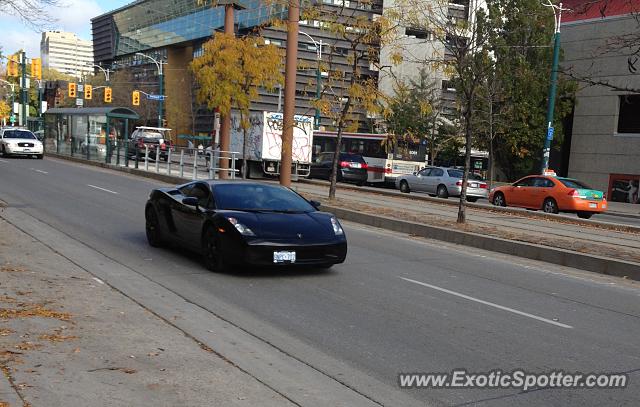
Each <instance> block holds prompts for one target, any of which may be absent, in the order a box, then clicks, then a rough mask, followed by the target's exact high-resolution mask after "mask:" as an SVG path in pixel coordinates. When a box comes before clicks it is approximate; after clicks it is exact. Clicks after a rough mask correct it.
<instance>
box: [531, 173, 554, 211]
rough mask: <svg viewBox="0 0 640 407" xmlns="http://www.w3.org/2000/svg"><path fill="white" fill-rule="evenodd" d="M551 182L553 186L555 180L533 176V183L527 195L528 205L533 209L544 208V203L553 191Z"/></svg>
mask: <svg viewBox="0 0 640 407" xmlns="http://www.w3.org/2000/svg"><path fill="white" fill-rule="evenodd" d="M549 184H551V187H553V182H552V181H551V180H548V179H546V178H544V177H535V178H533V183H532V186H531V187H530V188H529V194H528V196H527V202H526V204H527V207H529V208H533V209H539V208H542V203H543V202H544V200H545V198H546V197H548V196H549V195H550V193H551V191H550V189H551V188H549Z"/></svg>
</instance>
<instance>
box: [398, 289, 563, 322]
mask: <svg viewBox="0 0 640 407" xmlns="http://www.w3.org/2000/svg"><path fill="white" fill-rule="evenodd" d="M400 278H401V279H403V280H405V281H408V282H410V283H414V284H418V285H421V286H424V287H428V288H431V289H434V290H438V291H442V292H443V293H447V294H451V295H455V296H456V297H460V298H464V299H466V300H469V301H475V302H478V303H480V304H484V305H488V306H490V307H494V308H498V309H501V310H503V311H508V312H511V313H514V314H517V315H522V316H524V317H528V318H533V319H536V320H538V321H542V322H546V323H547V324H551V325H555V326H559V327H561V328H567V329H573V327H572V326H571V325H566V324H563V323H560V322H556V321H553V320H551V319H547V318H543V317H539V316H537V315H533V314H529V313H527V312H522V311H518V310H517V309H513V308H509V307H505V306H503V305H499V304H496V303H493V302H489V301H484V300H481V299H479V298H475V297H471V296H468V295H465V294H462V293H458V292H455V291H451V290H447V289H446V288H442V287H438V286H435V285H431V284H427V283H423V282H421V281H416V280H412V279H410V278H404V277H400Z"/></svg>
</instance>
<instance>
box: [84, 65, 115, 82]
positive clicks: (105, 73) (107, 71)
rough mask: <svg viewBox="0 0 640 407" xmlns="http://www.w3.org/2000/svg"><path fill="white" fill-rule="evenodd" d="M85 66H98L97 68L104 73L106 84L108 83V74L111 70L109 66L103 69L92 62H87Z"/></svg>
mask: <svg viewBox="0 0 640 407" xmlns="http://www.w3.org/2000/svg"><path fill="white" fill-rule="evenodd" d="M87 66H91V67H93V68H98V69H99V70H101V71H102V73H103V74H104V79H105V81H106V82H107V85H108V84H109V74H110V73H111V72H110V71H109V68H107V69H104V68H103V67H101V66H100V65H96V64H93V65H92V64H87Z"/></svg>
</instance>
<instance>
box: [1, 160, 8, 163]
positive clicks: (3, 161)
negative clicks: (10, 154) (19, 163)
mask: <svg viewBox="0 0 640 407" xmlns="http://www.w3.org/2000/svg"><path fill="white" fill-rule="evenodd" d="M8 162H9V161H7V160H0V163H8Z"/></svg>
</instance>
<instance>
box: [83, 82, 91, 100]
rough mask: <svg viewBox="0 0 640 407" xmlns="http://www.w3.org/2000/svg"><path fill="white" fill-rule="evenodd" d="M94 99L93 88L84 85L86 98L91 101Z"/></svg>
mask: <svg viewBox="0 0 640 407" xmlns="http://www.w3.org/2000/svg"><path fill="white" fill-rule="evenodd" d="M92 97H93V86H91V85H84V98H85V99H87V100H91V98H92Z"/></svg>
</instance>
